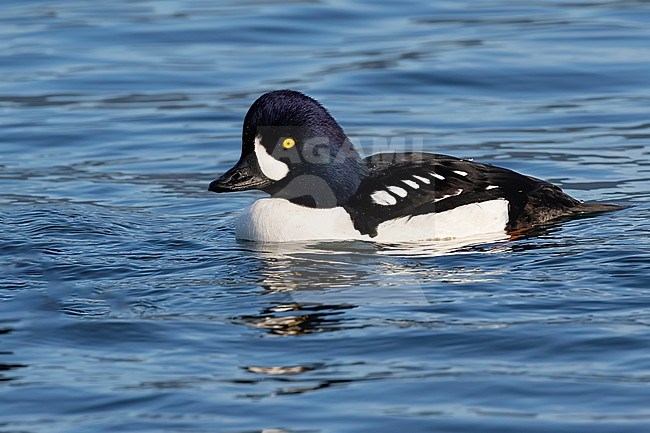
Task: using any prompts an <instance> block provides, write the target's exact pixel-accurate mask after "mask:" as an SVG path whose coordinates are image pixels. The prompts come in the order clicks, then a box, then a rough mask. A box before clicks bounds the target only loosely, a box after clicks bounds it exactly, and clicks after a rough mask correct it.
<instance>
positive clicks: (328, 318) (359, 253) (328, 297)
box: [233, 235, 508, 336]
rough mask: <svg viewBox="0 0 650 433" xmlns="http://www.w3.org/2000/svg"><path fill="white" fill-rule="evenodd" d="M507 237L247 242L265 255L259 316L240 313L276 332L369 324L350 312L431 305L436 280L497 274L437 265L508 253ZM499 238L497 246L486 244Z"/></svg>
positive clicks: (252, 249)
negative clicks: (451, 257) (391, 241)
mask: <svg viewBox="0 0 650 433" xmlns="http://www.w3.org/2000/svg"><path fill="white" fill-rule="evenodd" d="M504 240H507V237H506V236H503V235H499V236H493V237H490V238H484V239H479V240H477V239H476V238H474V239H472V240H471V241H470V240H467V241H457V240H455V241H437V242H432V243H430V244H423V243H418V244H412V245H410V244H400V245H380V244H375V243H370V242H361V241H355V242H319V243H313V244H293V243H292V244H246V248H247V251H248V252H250V253H251V254H252V255H253V256H255V257H257V258H258V259H259V263H258V266H256V267H255V271H256V272H257V273H258V275H257V276H258V277H259V282H258V284H259V285H260V286H261V287H262V288H263V290H264V292H263V296H262V297H260V298H259V299H260V300H261V301H262V302H263V303H264V302H266V305H264V306H263V308H261V309H260V311H259V313H257V314H253V315H242V316H237V317H235V318H233V321H234V322H235V323H242V324H246V325H249V326H253V327H255V328H259V329H263V330H266V331H267V332H268V333H269V334H272V335H294V336H295V335H303V334H311V333H316V332H331V331H337V330H341V329H350V328H354V327H360V326H364V325H362V324H360V323H359V322H358V321H355V320H354V319H351V318H350V317H349V315H347V316H346V312H348V311H350V310H353V309H356V308H358V307H360V306H368V305H373V306H382V307H384V306H408V305H428V304H430V303H431V302H430V300H429V299H427V290H426V289H427V288H429V287H430V286H431V285H432V284H434V283H435V282H436V281H437V282H440V281H443V280H444V281H446V282H450V281H452V282H468V281H486V279H490V278H494V275H493V274H494V272H492V273H490V272H487V271H485V270H483V269H467V268H464V267H455V266H454V267H452V268H451V269H450V268H449V266H443V267H437V266H436V263H435V261H436V260H437V259H438V258H440V257H441V256H445V255H450V254H452V255H458V254H486V253H493V252H503V251H504V249H507V248H508V246H507V244H506V243H504V242H503V241H504ZM486 242H491V243H486Z"/></svg>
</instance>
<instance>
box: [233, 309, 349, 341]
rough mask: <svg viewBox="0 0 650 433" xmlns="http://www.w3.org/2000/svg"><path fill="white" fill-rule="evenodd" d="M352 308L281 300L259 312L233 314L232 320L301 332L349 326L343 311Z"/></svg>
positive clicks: (289, 332) (274, 330)
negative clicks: (253, 313) (283, 301)
mask: <svg viewBox="0 0 650 433" xmlns="http://www.w3.org/2000/svg"><path fill="white" fill-rule="evenodd" d="M352 308H355V306H353V305H316V304H314V305H306V304H299V303H293V304H282V305H275V306H272V307H267V308H264V309H262V311H260V312H259V314H255V315H242V316H238V317H235V318H233V321H234V322H235V323H242V324H245V325H249V326H254V327H256V328H260V329H264V330H266V331H268V332H269V333H270V334H275V335H304V334H312V333H315V332H331V331H338V330H340V329H343V328H344V327H345V328H350V326H344V324H343V316H342V315H343V313H344V312H345V310H349V309H352Z"/></svg>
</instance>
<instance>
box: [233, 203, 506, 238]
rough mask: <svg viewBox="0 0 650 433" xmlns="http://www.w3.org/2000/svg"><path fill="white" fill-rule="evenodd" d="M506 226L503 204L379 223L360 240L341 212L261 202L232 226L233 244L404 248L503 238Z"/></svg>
mask: <svg viewBox="0 0 650 433" xmlns="http://www.w3.org/2000/svg"><path fill="white" fill-rule="evenodd" d="M507 222H508V202H507V201H506V200H504V199H496V200H490V201H486V202H482V203H472V204H467V205H464V206H459V207H457V208H454V209H451V210H449V211H446V212H441V213H435V214H427V215H418V216H414V217H410V218H408V217H404V218H397V219H394V220H390V221H386V222H383V223H381V224H380V225H379V227H378V228H377V232H378V235H377V236H376V237H374V238H371V237H370V236H368V235H362V234H361V233H359V232H358V231H357V230H356V229H355V228H354V226H353V224H352V220H351V219H350V215H349V214H348V213H347V212H346V211H345V209H343V208H341V207H336V208H332V209H312V208H308V207H304V206H299V205H296V204H293V203H291V202H290V201H288V200H284V199H279V198H264V199H260V200H257V201H255V202H253V203H252V204H251V205H250V206H248V207H247V208H246V209H244V211H243V214H242V215H241V217H240V218H239V221H238V222H237V239H242V240H250V241H257V242H292V241H306V240H371V241H374V242H409V241H423V240H434V239H454V238H468V237H472V236H479V235H482V234H488V233H503V232H504V231H505V226H506V224H507Z"/></svg>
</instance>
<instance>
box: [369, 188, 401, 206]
mask: <svg viewBox="0 0 650 433" xmlns="http://www.w3.org/2000/svg"><path fill="white" fill-rule="evenodd" d="M370 198H371V199H372V201H373V202H375V203H376V204H378V205H381V206H392V205H394V204H396V203H397V199H396V198H395V197H393V196H392V195H390V194H389V193H388V192H386V191H383V190H379V191H375V192H373V193H372V194H370Z"/></svg>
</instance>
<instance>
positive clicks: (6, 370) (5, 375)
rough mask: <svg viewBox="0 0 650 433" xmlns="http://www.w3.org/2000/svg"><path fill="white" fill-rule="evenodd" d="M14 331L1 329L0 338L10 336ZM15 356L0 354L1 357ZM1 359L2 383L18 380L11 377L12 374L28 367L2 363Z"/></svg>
mask: <svg viewBox="0 0 650 433" xmlns="http://www.w3.org/2000/svg"><path fill="white" fill-rule="evenodd" d="M12 331H13V329H11V328H0V336H2V335H6V334H9V333H10V332H12ZM13 354H14V353H13V352H0V357H4V356H11V355H13ZM1 359H2V358H0V382H9V381H12V380H16V379H17V377H16V376H12V375H10V373H11V372H13V371H14V370H17V369H19V368H24V367H27V365H25V364H13V363H6V362H3V361H1Z"/></svg>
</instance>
